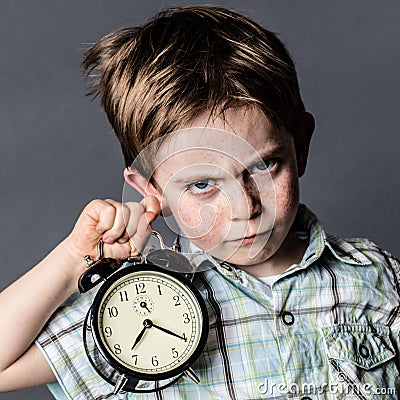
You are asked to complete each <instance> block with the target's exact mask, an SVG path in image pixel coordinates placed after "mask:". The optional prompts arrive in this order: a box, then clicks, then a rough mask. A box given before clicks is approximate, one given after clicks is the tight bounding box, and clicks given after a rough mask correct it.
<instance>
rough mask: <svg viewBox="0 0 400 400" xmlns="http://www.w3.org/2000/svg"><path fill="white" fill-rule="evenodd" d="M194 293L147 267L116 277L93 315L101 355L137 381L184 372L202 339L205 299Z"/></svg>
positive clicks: (187, 285) (173, 276)
mask: <svg viewBox="0 0 400 400" xmlns="http://www.w3.org/2000/svg"><path fill="white" fill-rule="evenodd" d="M139 268H140V270H138V269H139ZM143 268H145V269H143ZM184 282H185V283H184ZM193 289H194V288H193V287H192V285H191V283H190V282H186V280H184V279H183V278H181V277H180V276H179V275H176V274H170V273H165V272H164V271H163V270H162V269H160V268H158V267H155V266H151V267H149V266H148V265H146V264H141V265H140V266H134V268H133V269H132V267H126V268H124V269H123V270H121V271H119V272H118V273H116V274H115V276H114V279H112V282H111V283H109V282H107V283H105V284H104V285H103V287H102V288H101V290H102V294H101V300H100V302H99V303H98V308H97V312H95V313H94V321H93V327H94V328H95V329H94V331H95V334H96V336H97V337H98V338H97V340H98V342H99V345H100V348H101V350H102V352H103V354H104V355H105V356H106V357H107V359H109V361H111V363H113V361H114V362H117V364H118V366H122V369H123V370H125V371H126V370H127V371H128V372H133V373H134V374H136V375H137V376H138V377H139V378H144V379H146V378H147V379H159V378H165V377H170V376H173V375H174V374H175V375H176V374H179V373H180V372H183V371H184V370H185V369H186V368H187V367H188V366H190V364H191V363H193V362H194V361H195V359H196V358H197V357H198V355H199V353H200V352H201V350H202V348H203V346H204V343H205V340H206V329H205V328H206V327H205V326H204V325H205V318H206V315H205V308H204V304H203V300H202V299H201V297H200V295H199V294H198V293H197V292H196V289H194V290H193ZM110 358H111V360H110Z"/></svg>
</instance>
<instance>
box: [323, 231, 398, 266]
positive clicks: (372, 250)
mask: <svg viewBox="0 0 400 400" xmlns="http://www.w3.org/2000/svg"><path fill="white" fill-rule="evenodd" d="M327 244H328V246H329V245H330V246H331V247H332V248H333V250H334V252H336V253H337V254H338V255H340V256H342V257H343V256H344V257H348V258H349V259H350V260H353V261H355V263H356V264H373V265H381V266H383V265H385V266H387V267H390V268H393V269H394V270H395V271H397V272H399V267H400V261H399V260H398V258H396V257H395V256H394V255H393V254H392V253H390V252H389V251H388V250H385V249H383V248H382V247H381V246H379V245H378V244H377V243H375V242H373V241H372V240H369V239H366V238H345V239H340V238H338V237H336V236H334V235H331V234H327Z"/></svg>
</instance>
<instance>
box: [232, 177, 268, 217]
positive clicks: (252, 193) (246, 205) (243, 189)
mask: <svg viewBox="0 0 400 400" xmlns="http://www.w3.org/2000/svg"><path fill="white" fill-rule="evenodd" d="M230 202H231V210H232V220H235V219H245V220H249V219H254V218H256V217H257V216H259V215H260V214H261V209H262V206H261V198H260V191H259V189H258V188H257V185H256V184H255V182H254V181H253V179H252V178H251V177H248V178H247V179H243V180H242V181H238V180H236V181H235V182H234V183H233V184H232V190H231V196H230Z"/></svg>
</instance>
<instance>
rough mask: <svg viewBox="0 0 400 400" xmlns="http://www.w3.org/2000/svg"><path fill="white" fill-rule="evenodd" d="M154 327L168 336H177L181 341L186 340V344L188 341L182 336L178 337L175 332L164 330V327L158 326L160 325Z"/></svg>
mask: <svg viewBox="0 0 400 400" xmlns="http://www.w3.org/2000/svg"><path fill="white" fill-rule="evenodd" d="M153 327H154V328H157V329H159V330H160V331H163V332H165V333H168V335H172V336H175V337H177V338H179V339H182V340H184V341H185V342H186V341H187V339H186V338H184V337H183V336H180V335H178V334H176V333H174V332H171V331H170V330H169V329H165V328H163V327H162V326H158V325H156V324H153Z"/></svg>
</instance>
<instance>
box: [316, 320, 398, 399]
mask: <svg viewBox="0 0 400 400" xmlns="http://www.w3.org/2000/svg"><path fill="white" fill-rule="evenodd" d="M322 333H323V337H324V342H325V350H326V354H327V357H328V360H329V363H330V382H329V383H330V386H331V391H333V392H336V396H335V397H336V398H337V399H367V400H369V399H373V398H374V399H388V400H389V399H398V397H397V396H398V395H399V393H400V378H399V369H398V366H396V358H397V357H396V350H395V348H394V346H393V344H392V342H391V339H390V330H389V328H388V327H387V326H383V325H374V324H369V325H364V324H338V325H333V326H328V327H323V328H322Z"/></svg>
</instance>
